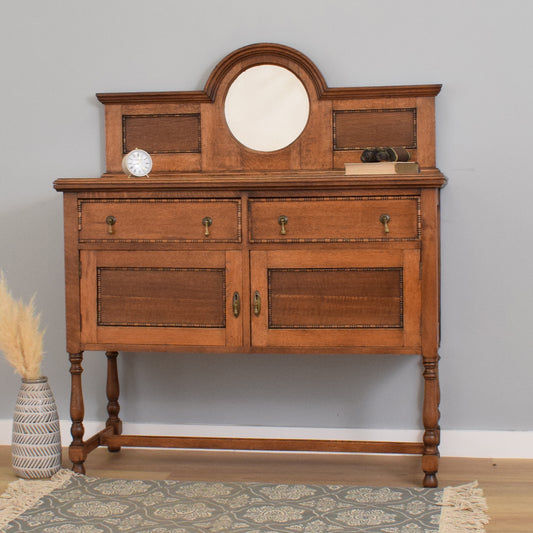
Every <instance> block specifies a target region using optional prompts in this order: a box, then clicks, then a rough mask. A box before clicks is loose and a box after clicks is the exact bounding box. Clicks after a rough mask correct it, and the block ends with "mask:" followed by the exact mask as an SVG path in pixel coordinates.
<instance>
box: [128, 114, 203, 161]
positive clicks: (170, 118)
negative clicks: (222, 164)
mask: <svg viewBox="0 0 533 533" xmlns="http://www.w3.org/2000/svg"><path fill="white" fill-rule="evenodd" d="M201 146H202V142H201V126H200V114H199V113H182V114H160V115H155V114H154V115H123V116H122V153H124V154H126V153H128V152H129V151H130V150H133V149H134V148H138V147H142V148H143V149H144V150H146V151H147V152H149V153H151V154H171V153H187V152H198V153H199V152H201Z"/></svg>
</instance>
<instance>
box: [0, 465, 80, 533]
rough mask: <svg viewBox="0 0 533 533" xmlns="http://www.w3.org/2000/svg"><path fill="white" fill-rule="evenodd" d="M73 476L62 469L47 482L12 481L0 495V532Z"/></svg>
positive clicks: (33, 480) (69, 471) (70, 472)
mask: <svg viewBox="0 0 533 533" xmlns="http://www.w3.org/2000/svg"><path fill="white" fill-rule="evenodd" d="M74 475H75V474H74V472H72V471H71V470H66V469H62V470H59V471H58V472H57V473H55V474H54V475H53V476H52V477H51V478H50V479H47V480H35V479H32V480H26V479H19V480H17V481H12V482H11V483H10V484H9V485H8V487H7V490H6V491H5V492H4V493H3V494H2V495H0V531H4V527H5V526H7V525H8V524H9V522H11V521H12V520H15V518H17V517H18V516H20V515H21V514H22V513H23V512H24V511H26V510H27V509H30V508H31V507H33V506H34V505H35V504H36V503H37V501H39V499H40V498H42V497H43V496H46V495H47V494H50V493H51V492H52V491H53V490H55V489H58V488H61V487H63V486H64V485H65V484H66V483H68V481H69V480H70V479H71V478H72V476H74Z"/></svg>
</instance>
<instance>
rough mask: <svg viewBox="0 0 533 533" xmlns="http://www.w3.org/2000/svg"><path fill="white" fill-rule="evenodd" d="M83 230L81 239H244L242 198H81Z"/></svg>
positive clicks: (164, 241)
mask: <svg viewBox="0 0 533 533" xmlns="http://www.w3.org/2000/svg"><path fill="white" fill-rule="evenodd" d="M108 217H113V218H112V219H111V221H112V225H110V224H109V223H108V220H109V219H108ZM206 218H208V219H210V221H211V224H210V225H209V226H208V228H207V231H208V233H209V234H208V235H205V233H206V227H205V225H204V220H205V219H206ZM113 220H114V222H113ZM78 230H79V241H80V242H149V243H166V242H181V243H208V242H241V201H240V199H233V198H232V199H224V198H222V199H221V198H217V199H182V198H169V199H80V200H79V201H78Z"/></svg>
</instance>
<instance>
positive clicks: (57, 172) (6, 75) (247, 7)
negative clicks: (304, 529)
mask: <svg viewBox="0 0 533 533" xmlns="http://www.w3.org/2000/svg"><path fill="white" fill-rule="evenodd" d="M532 17H533V3H531V2H526V1H520V0H507V1H506V2H505V3H504V2H500V1H495V0H490V1H488V0H470V1H467V2H465V1H458V0H449V1H447V2H428V1H427V0H404V1H403V2H398V1H397V0H382V1H381V2H375V1H373V0H336V1H332V0H328V1H317V0H292V1H287V0H283V1H280V0H269V1H268V2H265V1H263V0H261V1H255V0H227V1H225V2H221V1H218V0H212V1H204V2H183V1H182V2H179V1H176V0H157V1H144V2H143V1H141V0H114V1H112V2H110V1H104V0H93V1H91V2H72V1H71V0H64V1H61V0H48V1H46V2H38V1H34V2H31V1H19V2H6V3H5V4H4V5H3V10H2V20H1V23H0V24H1V31H0V54H1V59H2V61H1V65H2V70H1V72H2V83H1V84H0V91H1V97H0V102H1V104H0V105H1V114H0V121H1V122H0V124H1V126H0V150H1V156H2V162H3V169H2V171H1V172H0V180H1V187H0V268H2V269H3V270H4V271H5V273H6V275H7V278H8V281H9V283H10V286H11V288H12V290H13V292H15V293H16V294H17V295H18V296H21V297H23V298H25V299H28V298H29V297H30V296H31V295H32V294H33V293H34V292H36V293H37V305H38V307H39V309H40V310H41V312H42V316H43V324H44V325H45V326H46V328H47V333H46V352H47V353H46V356H45V357H46V359H45V374H47V375H48V376H49V378H50V382H51V385H52V388H53V390H54V393H55V396H56V399H57V402H58V406H59V410H60V417H61V418H68V417H69V413H68V398H69V379H68V364H67V358H66V354H65V341H64V336H65V331H64V304H63V300H64V289H63V256H62V252H63V242H62V238H63V237H62V206H61V197H60V195H59V194H58V193H56V192H55V191H54V190H53V189H52V181H53V179H55V178H56V177H93V176H99V175H100V174H101V173H102V172H103V171H104V165H105V162H104V136H103V131H104V127H103V107H102V106H101V104H99V103H98V102H97V100H96V98H95V96H94V94H95V93H96V92H112V91H165V90H192V89H202V88H203V86H204V84H205V82H206V80H207V77H208V75H209V73H210V72H211V70H212V69H213V67H214V66H215V65H216V64H217V62H218V61H220V60H221V59H222V58H223V57H224V56H226V55H227V54H228V53H230V52H231V51H233V50H234V49H236V48H239V47H241V46H244V45H246V44H250V43H254V42H263V41H269V42H278V43H282V44H286V45H289V46H292V47H294V48H297V49H299V50H300V51H302V52H303V53H304V54H306V55H307V56H308V57H309V58H310V59H311V60H312V61H314V62H315V64H316V65H317V66H318V68H319V69H320V70H321V72H322V74H323V75H324V77H325V79H326V81H327V83H328V84H329V85H330V86H332V87H334V86H358V85H360V86H370V85H401V84H423V83H443V90H442V92H441V94H440V95H439V96H438V97H437V164H438V166H439V168H440V169H441V170H442V171H443V172H444V173H445V174H446V176H447V177H448V178H449V184H448V186H447V187H446V188H445V189H444V190H443V192H442V239H443V244H442V249H443V262H442V336H443V341H442V347H441V355H442V367H441V376H442V426H443V427H444V428H447V429H463V428H464V429H486V430H505V429H509V430H520V429H522V430H524V429H530V430H533V421H532V416H531V411H532V407H533V406H532V403H533V402H532V393H531V380H532V374H533V357H532V355H533V350H532V348H533V345H532V340H531V325H530V322H531V318H532V311H531V302H532V301H533V279H532V278H533V276H532V274H531V266H532V263H533V261H532V256H533V253H532V251H531V243H532V231H531V225H532V224H533V220H532V219H533V217H532V214H531V211H530V196H531V193H532V192H533V185H532V183H533V176H532V172H531V168H530V165H529V158H530V154H531V150H532V148H531V141H532V135H531V124H532V123H533V120H532V119H533V116H532V115H533V104H532V100H533V99H532V96H531V89H530V88H531V86H532V82H533V71H532V69H531V61H530V53H531V49H532V45H533V38H532V37H531V28H530V21H531V19H532ZM104 359H105V357H104V356H103V354H101V353H87V354H86V357H85V362H84V368H85V372H84V387H85V393H86V418H87V419H89V420H91V419H92V420H95V419H103V418H104V417H105V402H104V394H105V384H104V381H105V377H104V369H105V363H104ZM419 371H420V365H419V361H418V358H417V357H414V356H413V357H411V356H409V357H391V356H388V357H375V358H373V357H348V356H328V355H324V356H309V357H307V356H283V355H275V356H267V355H254V356H249V355H223V356H222V355H206V356H204V355H175V354H150V355H148V356H143V355H141V354H124V355H123V356H122V358H121V367H120V373H121V377H122V378H123V385H122V396H121V403H122V406H123V410H122V413H123V415H124V418H125V419H126V420H127V421H132V422H152V421H155V422H168V423H200V424H237V425H245V424H254V425H273V426H276V425H280V426H298V425H302V426H314V427H322V426H323V427H327V426H331V427H348V428H349V427H354V428H355V427H369V428H370V427H376V428H416V427H418V426H419V424H420V419H419V414H418V410H417V404H418V402H419V401H420V394H421V387H420V378H419ZM18 386H19V379H18V378H17V377H16V376H14V375H13V373H12V370H11V368H10V367H9V366H8V364H7V363H6V362H5V361H3V360H2V361H0V419H2V418H3V419H10V418H11V417H12V412H13V406H14V402H15V398H16V394H17V390H18Z"/></svg>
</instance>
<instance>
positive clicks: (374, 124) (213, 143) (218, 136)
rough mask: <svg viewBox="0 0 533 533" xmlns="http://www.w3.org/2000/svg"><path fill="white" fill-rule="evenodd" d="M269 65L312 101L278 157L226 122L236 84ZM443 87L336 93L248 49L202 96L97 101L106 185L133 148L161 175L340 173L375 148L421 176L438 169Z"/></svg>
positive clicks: (266, 48)
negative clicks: (389, 149)
mask: <svg viewBox="0 0 533 533" xmlns="http://www.w3.org/2000/svg"><path fill="white" fill-rule="evenodd" d="M264 64H271V65H277V66H280V67H284V68H286V69H288V70H289V71H291V72H293V73H294V74H295V75H296V76H297V77H298V78H299V79H300V81H301V82H302V83H303V85H304V87H305V88H306V91H307V93H308V96H309V105H310V107H309V120H308V123H307V126H306V127H305V129H304V131H303V132H302V134H301V135H300V136H299V137H298V139H296V140H295V141H294V142H293V143H291V144H290V145H289V146H287V147H285V148H283V149H281V150H277V151H275V152H258V151H255V150H251V149H249V148H246V147H245V146H243V145H242V144H240V143H239V142H238V141H237V140H236V139H235V138H234V137H233V135H232V134H231V132H230V130H229V128H228V126H227V124H226V119H225V114H224V102H225V96H226V94H227V91H228V89H229V87H230V85H231V83H232V82H233V80H235V78H237V76H239V74H241V73H242V72H244V71H245V70H247V69H248V68H250V67H253V66H258V65H264ZM440 87H441V86H440V85H419V86H396V87H395V86H390V87H341V88H330V87H328V86H327V84H326V81H325V80H324V78H323V76H322V74H321V73H320V71H319V70H318V68H317V67H316V66H315V65H314V63H313V62H312V61H311V60H310V59H308V58H307V57H306V56H305V55H304V54H302V53H301V52H299V51H297V50H295V49H293V48H290V47H287V46H283V45H280V44H272V43H260V44H253V45H249V46H246V47H243V48H240V49H238V50H236V51H234V52H232V53H231V54H229V55H228V56H226V57H225V58H224V59H222V61H220V62H219V63H218V64H217V66H216V67H215V68H214V69H213V71H212V73H211V75H210V76H209V78H208V80H207V83H206V85H205V88H204V90H203V91H181V92H161V93H113V94H98V95H97V97H98V99H99V100H100V101H101V102H102V103H103V104H104V105H105V107H106V157H107V164H106V166H107V172H106V175H115V174H120V173H121V161H122V157H123V155H124V154H125V153H127V152H128V151H129V150H131V149H133V148H135V147H139V148H143V149H145V150H147V151H148V152H150V153H151V154H152V158H153V160H154V170H153V174H155V175H157V174H161V175H168V174H172V175H174V174H180V173H189V172H195V173H197V172H199V173H218V172H232V173H237V172H239V173H242V172H256V171H290V172H298V171H325V170H342V169H343V168H344V163H346V162H356V161H359V160H360V155H361V152H362V151H363V150H364V149H365V148H372V147H376V146H403V147H405V148H407V149H408V150H409V151H410V152H411V156H412V159H413V160H415V161H418V162H419V163H420V166H421V167H422V168H434V167H435V133H434V129H435V127H434V120H435V111H434V99H435V96H436V95H437V94H438V92H439V91H440Z"/></svg>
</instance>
